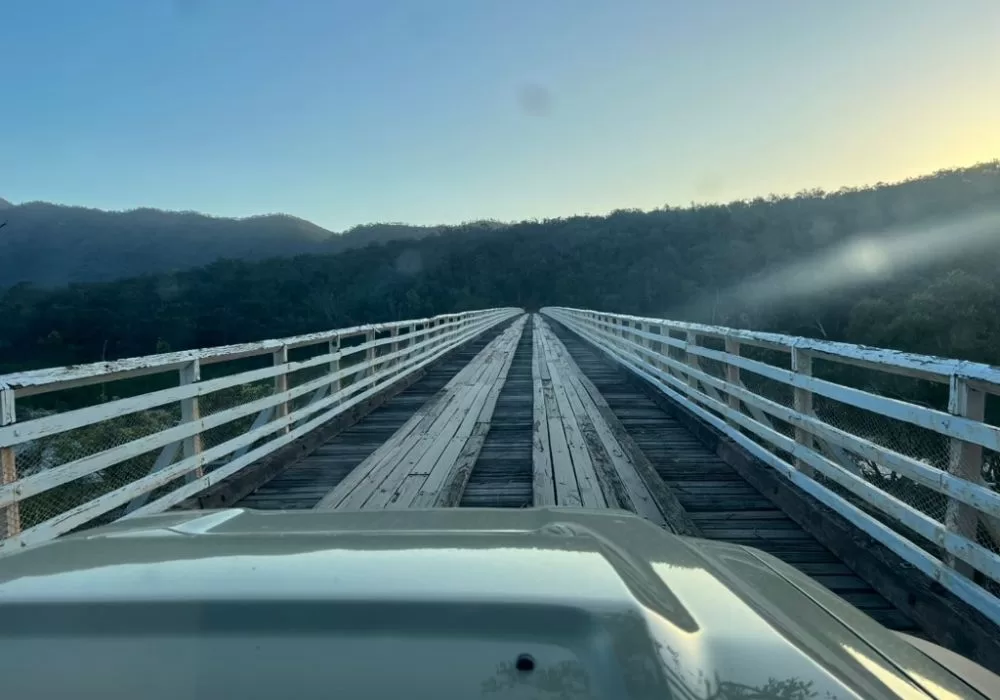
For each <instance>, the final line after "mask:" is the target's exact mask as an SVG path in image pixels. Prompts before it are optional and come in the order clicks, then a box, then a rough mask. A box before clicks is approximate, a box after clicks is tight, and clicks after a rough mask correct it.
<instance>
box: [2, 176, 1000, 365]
mask: <svg viewBox="0 0 1000 700" xmlns="http://www.w3.org/2000/svg"><path fill="white" fill-rule="evenodd" d="M983 212H986V213H987V214H988V215H987V217H986V218H985V219H984V218H983V216H984V214H983ZM0 216H2V215H0ZM178 216H183V215H178ZM291 221H294V220H291ZM984 221H985V223H983V222H984ZM962 222H965V223H962ZM237 223H240V222H237ZM242 223H243V224H244V225H246V223H247V222H242ZM420 231H421V232H425V230H423V229H421V230H420ZM963 231H964V232H963ZM409 232H411V231H410V230H409V229H408V228H406V227H401V228H394V227H387V228H386V227H379V226H374V227H362V228H360V229H357V230H356V231H354V232H350V233H348V234H345V239H347V237H348V236H355V237H356V238H357V240H358V241H362V240H378V239H379V236H382V235H388V236H389V237H393V238H401V237H403V236H404V235H405V234H407V233H409ZM928 232H930V233H931V234H932V235H931V236H930V237H928ZM2 234H3V231H0V235H2ZM341 240H343V239H341ZM286 252H287V249H286ZM810 261H812V262H810ZM998 269H1000V163H988V164H984V165H980V166H976V167H972V168H965V169H962V170H952V171H944V172H940V173H936V174H935V175H931V176H928V177H924V178H919V179H915V180H912V181H909V182H904V183H899V184H895V185H885V184H879V185H876V186H873V187H866V188H857V189H844V190H840V191H838V192H833V193H824V192H819V191H809V192H802V193H800V194H798V195H795V196H794V197H768V198H758V199H755V200H752V201H743V202H731V203H729V204H718V205H715V204H713V205H705V206H694V207H690V208H684V209H674V208H665V209H660V210H656V211H650V212H641V211H618V212H614V213H612V214H610V215H608V216H579V217H571V218H568V219H550V220H546V221H536V222H523V223H520V224H514V225H510V226H498V225H495V224H492V223H489V222H486V223H479V224H471V225H467V226H461V227H455V228H449V229H447V230H445V231H443V232H442V233H440V234H439V235H434V236H426V237H424V238H423V239H422V240H417V241H401V240H397V241H393V242H389V243H386V244H384V245H377V246H368V247H361V248H356V249H355V250H349V251H345V252H342V253H339V254H337V255H301V256H298V257H295V258H285V259H276V260H267V261H259V262H251V261H246V260H226V261H218V262H215V263H212V264H210V265H208V266H205V267H199V268H194V269H190V270H186V271H183V272H179V273H176V274H169V275H146V276H142V277H135V278H132V279H125V280H120V281H116V282H110V283H101V284H80V285H73V286H70V287H66V288H61V289H55V290H46V289H37V288H34V289H33V288H29V287H25V286H20V287H14V288H11V289H9V290H8V291H7V292H6V293H4V292H0V372H3V371H5V370H6V371H10V370H13V369H17V368H24V367H29V366H33V367H37V366H46V365H60V364H70V363H76V362H89V361H94V360H98V359H100V358H101V357H106V358H108V359H111V358H117V357H127V356H131V355H144V354H148V353H152V352H156V351H158V350H161V351H162V350H164V349H167V348H170V349H174V350H179V349H183V348H193V347H205V346H210V345H223V344H227V343H235V342H241V341H248V340H260V339H263V338H273V337H280V336H284V335H292V334H295V333H305V332H309V331H318V330H322V329H327V328H336V327H343V326H349V325H353V324H356V323H363V322H366V321H384V320H389V319H400V318H414V317H420V316H427V315H431V314H434V313H441V312H447V311H457V310H461V309H470V308H482V307H488V306H505V305H511V306H522V307H525V308H529V309H533V308H538V307H539V306H543V305H548V304H561V305H568V306H579V307H589V308H599V309H607V310H614V311H621V312H631V313H637V314H643V315H653V316H661V315H662V316H668V317H672V318H686V319H690V320H696V321H708V322H714V323H721V324H726V325H737V326H743V327H752V328H758V329H762V330H775V331H783V332H789V333H795V334H797V335H810V336H817V337H826V338H829V339H831V340H844V341H849V342H856V343H863V344H869V345H878V346H883V347H894V348H899V349H901V350H912V351H916V352H927V353H933V354H939V355H947V356H952V357H959V358H963V359H970V360H978V361H984V362H991V363H994V364H1000V282H998V281H997V270H998Z"/></svg>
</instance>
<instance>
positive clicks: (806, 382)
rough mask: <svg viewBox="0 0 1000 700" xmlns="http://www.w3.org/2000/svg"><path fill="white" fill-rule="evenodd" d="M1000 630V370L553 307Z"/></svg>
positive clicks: (557, 316)
mask: <svg viewBox="0 0 1000 700" xmlns="http://www.w3.org/2000/svg"><path fill="white" fill-rule="evenodd" d="M542 313H543V314H546V315H547V316H549V317H551V318H552V319H554V320H556V321H558V322H560V323H562V324H563V325H565V326H566V327H567V328H568V329H570V330H572V331H574V332H576V333H577V334H579V335H580V336H581V337H583V338H584V339H586V340H588V341H590V342H591V343H592V344H593V345H595V346H596V347H597V348H598V349H600V350H601V351H602V352H603V353H604V354H606V355H607V356H608V357H609V358H610V359H612V360H613V361H615V362H617V363H619V364H621V365H623V366H625V367H627V368H629V369H631V370H632V371H633V372H635V373H636V374H637V375H639V376H641V377H643V378H644V379H646V380H647V381H648V382H650V383H651V384H652V385H653V386H655V387H656V388H657V389H658V390H659V391H661V392H663V393H664V394H666V395H667V396H668V397H669V398H671V399H672V400H674V401H675V402H676V403H678V404H680V405H681V406H683V407H684V408H686V409H688V410H689V411H691V412H692V413H693V414H695V415H696V416H697V417H699V418H700V419H702V420H704V421H705V422H707V423H709V424H710V425H712V426H713V427H715V428H716V429H717V430H719V431H720V432H722V433H724V434H725V435H727V436H728V437H729V438H731V439H732V440H734V441H735V442H736V443H738V444H739V445H741V446H742V447H743V448H745V449H746V450H747V451H748V452H750V453H751V454H752V455H753V456H755V457H757V458H758V459H760V460H761V461H763V462H764V463H766V464H768V465H770V466H771V467H773V468H775V469H776V470H777V471H779V472H780V473H781V474H783V475H784V476H786V477H787V478H788V479H790V480H791V481H792V482H793V483H795V484H796V485H797V486H798V487H799V488H801V489H802V490H803V491H805V492H807V493H809V494H810V495H812V496H813V497H815V498H816V499H817V500H819V501H820V502H821V503H823V504H825V505H826V506H829V507H830V508H831V509H833V510H834V511H836V512H837V513H839V514H840V515H842V516H844V517H845V518H847V519H848V520H849V521H850V522H852V523H853V524H854V525H856V526H857V527H859V528H860V529H861V530H863V531H864V532H866V533H867V534H869V535H870V536H872V537H873V538H874V539H876V540H877V541H879V542H881V543H882V544H884V545H885V546H887V547H888V548H889V549H890V550H891V551H893V552H894V553H895V554H897V555H898V556H900V557H901V558H902V559H904V560H905V561H907V562H908V563H910V564H911V565H913V566H914V567H916V568H917V569H919V570H920V571H922V572H923V573H925V574H926V575H928V576H930V577H932V578H933V579H935V580H937V581H938V582H940V583H941V584H942V585H943V586H944V587H945V588H947V589H948V590H949V591H951V592H952V593H954V594H955V595H957V596H958V597H960V598H962V599H963V600H965V601H966V602H968V603H969V604H971V605H973V606H974V607H976V608H977V609H978V610H980V611H981V612H982V613H984V614H985V615H987V616H988V617H989V618H990V619H992V620H993V621H994V622H996V623H998V624H1000V598H998V597H997V595H998V593H1000V493H998V488H997V477H998V474H1000V428H998V427H997V426H995V425H992V424H990V423H988V422H987V420H986V404H987V400H989V399H991V398H993V397H995V396H997V395H1000V369H998V368H996V367H991V366H989V365H984V364H979V363H973V362H965V361H960V360H949V359H944V358H938V357H929V356H921V355H914V354H909V353H903V352H897V351H892V350H882V349H878V348H869V347H862V346H856V345H849V344H845V343H837V342H828V341H823V340H816V339H808V338H799V337H794V336H785V335H780V334H775V333H758V332H753V331H746V330H738V329H732V328H724V327H720V326H708V325H701V324H693V323H683V322H677V321H670V320H667V319H658V318H643V317H638V316H627V315H622V314H613V313H604V312H599V311H591V310H583V309H570V308H562V307H553V308H546V309H543V310H542Z"/></svg>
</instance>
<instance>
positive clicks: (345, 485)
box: [315, 362, 481, 510]
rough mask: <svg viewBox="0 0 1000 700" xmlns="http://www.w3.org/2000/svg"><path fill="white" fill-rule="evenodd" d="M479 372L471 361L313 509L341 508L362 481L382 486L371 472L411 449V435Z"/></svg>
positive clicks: (422, 430) (421, 430) (425, 425)
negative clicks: (366, 480)
mask: <svg viewBox="0 0 1000 700" xmlns="http://www.w3.org/2000/svg"><path fill="white" fill-rule="evenodd" d="M479 369H481V368H479V367H478V366H477V365H474V364H473V363H471V362H470V363H469V364H467V365H466V366H465V367H463V368H462V369H461V370H460V371H459V372H458V373H457V374H456V375H455V376H454V377H452V379H451V380H450V381H449V382H448V383H447V384H446V385H445V386H444V387H442V388H441V389H440V390H439V391H438V392H437V393H436V394H435V395H434V396H433V397H432V398H431V399H429V400H428V401H427V402H426V403H425V404H424V405H423V406H422V407H421V408H420V409H418V410H417V412H415V413H414V414H413V416H412V417H411V418H410V419H409V420H408V421H407V422H406V423H405V424H404V425H403V426H402V427H401V428H400V429H399V430H397V431H396V432H395V433H394V434H393V436H392V437H391V438H390V439H389V440H387V441H385V442H384V443H382V445H381V446H380V447H379V449H378V450H376V451H375V452H374V453H372V454H371V455H370V456H369V457H368V458H367V459H365V460H364V462H362V463H361V464H360V465H358V466H357V467H356V468H355V469H354V470H353V471H352V472H351V473H350V474H349V475H348V476H347V478H345V479H344V480H343V481H341V483H340V484H338V486H337V488H335V489H334V490H333V491H331V492H330V493H329V494H328V495H327V496H326V497H324V498H323V499H321V500H320V502H319V503H317V504H316V506H315V508H316V509H318V510H330V509H333V508H336V507H338V506H340V505H341V504H342V503H343V501H344V500H345V499H346V498H348V497H349V496H350V494H351V493H352V492H353V491H354V490H355V489H356V488H358V487H359V485H360V484H361V482H362V481H363V480H365V479H368V480H369V481H370V482H377V483H381V479H382V478H384V476H383V475H382V472H379V473H378V474H373V472H374V471H375V470H385V469H388V468H390V467H391V466H392V465H394V464H395V463H397V462H398V460H399V459H401V458H402V457H403V456H405V455H406V454H407V453H408V452H409V450H411V449H413V448H414V447H415V446H416V441H415V438H413V437H412V436H413V435H414V433H415V432H416V433H419V434H422V433H425V432H426V431H427V429H428V428H429V427H430V426H431V425H432V424H433V423H434V421H435V420H437V418H438V416H439V415H440V413H441V411H443V410H445V409H446V408H447V406H448V404H449V403H450V402H451V401H452V400H454V398H455V389H456V387H458V386H459V385H461V384H463V383H465V382H468V381H470V380H473V379H474V378H475V376H476V375H475V374H474V373H475V372H476V371H478V370H479ZM372 488H374V486H372Z"/></svg>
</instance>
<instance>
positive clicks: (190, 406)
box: [179, 359, 203, 481]
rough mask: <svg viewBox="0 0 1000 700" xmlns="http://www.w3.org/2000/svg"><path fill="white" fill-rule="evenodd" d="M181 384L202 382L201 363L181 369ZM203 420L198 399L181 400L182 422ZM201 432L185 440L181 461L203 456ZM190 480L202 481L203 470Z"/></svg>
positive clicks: (189, 363) (194, 397) (196, 472)
mask: <svg viewBox="0 0 1000 700" xmlns="http://www.w3.org/2000/svg"><path fill="white" fill-rule="evenodd" d="M179 374H180V384H181V386H184V385H185V384H194V383H195V382H199V381H201V361H200V360H197V359H195V360H192V361H191V362H188V363H187V364H186V365H184V366H183V367H181V368H180V371H179ZM200 419H201V407H200V406H199V404H198V397H197V396H192V397H191V398H189V399H181V422H182V423H190V422H191V421H196V420H200ZM201 442H202V441H201V432H198V433H195V434H194V435H192V436H190V437H186V438H184V441H183V442H182V443H181V459H187V458H189V457H194V456H196V455H200V454H201V448H202V445H201ZM189 473H190V475H191V476H190V477H189V480H190V481H193V480H194V479H200V478H201V477H202V476H203V469H202V468H201V467H198V468H197V469H196V470H194V471H193V472H189Z"/></svg>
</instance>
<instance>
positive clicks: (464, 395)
mask: <svg viewBox="0 0 1000 700" xmlns="http://www.w3.org/2000/svg"><path fill="white" fill-rule="evenodd" d="M486 376H488V361H487V362H486V363H485V365H484V372H483V374H482V375H480V376H479V377H478V378H477V382H476V384H475V385H473V387H472V388H471V389H468V390H466V391H460V392H457V393H456V396H455V400H454V401H452V402H451V403H450V405H449V408H448V409H447V410H446V411H445V412H444V413H442V415H441V416H439V417H438V420H437V421H435V423H434V424H433V425H432V426H431V427H430V428H429V429H428V430H427V431H426V432H425V433H424V434H423V435H421V436H420V439H419V442H418V444H417V446H416V448H415V449H413V450H411V451H410V453H409V454H408V455H406V457H405V458H404V459H403V460H401V461H399V462H397V463H396V464H395V465H394V467H393V469H392V471H391V473H390V474H389V476H388V477H387V478H386V479H385V481H384V482H383V483H382V484H380V485H379V486H378V487H377V488H376V490H375V491H374V493H372V494H371V495H370V497H369V498H368V500H367V501H366V502H365V503H364V504H363V505H362V506H361V507H362V509H364V510H379V509H382V508H384V507H385V506H386V505H387V504H388V503H389V502H390V501H392V502H395V501H397V500H398V499H399V495H398V494H396V490H397V488H399V487H401V486H402V484H403V482H404V481H406V480H407V479H408V478H409V477H410V476H413V475H420V476H422V477H423V478H422V479H421V480H420V481H421V484H423V482H424V481H426V480H427V477H428V476H429V475H430V473H431V470H432V469H433V467H434V465H435V464H436V463H437V461H438V460H439V459H440V458H441V456H442V455H443V454H444V452H445V451H446V450H447V449H448V447H449V445H451V444H453V443H454V444H455V445H457V448H456V452H457V451H458V450H460V449H461V443H459V442H458V441H456V439H455V438H456V436H457V435H458V434H459V432H460V430H461V428H462V426H463V424H467V425H468V428H467V430H470V431H471V427H472V424H474V423H475V420H476V413H475V410H476V409H475V405H476V402H477V401H478V400H479V399H480V397H484V396H485V394H486V393H488V392H489V386H488V385H487V384H485V382H483V381H482V380H483V379H484V378H485V377H486ZM462 442H464V440H462ZM411 483H412V480H411ZM419 486H420V485H418V490H419ZM416 493H417V491H414V492H413V494H412V495H411V497H410V499H408V500H406V501H404V502H403V503H402V504H401V505H409V501H410V500H412V496H415V495H416ZM345 505H346V504H345Z"/></svg>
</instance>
